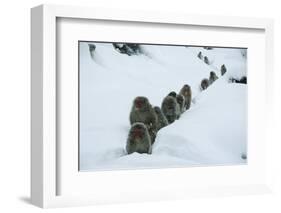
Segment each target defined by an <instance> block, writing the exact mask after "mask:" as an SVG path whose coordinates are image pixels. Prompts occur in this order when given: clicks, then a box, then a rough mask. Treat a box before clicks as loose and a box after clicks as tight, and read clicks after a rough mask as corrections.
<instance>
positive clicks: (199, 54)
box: [197, 51, 203, 60]
mask: <svg viewBox="0 0 281 213" xmlns="http://www.w3.org/2000/svg"><path fill="white" fill-rule="evenodd" d="M197 57H198V58H199V59H201V60H202V59H203V55H202V52H201V51H200V52H199V53H198V55H197Z"/></svg>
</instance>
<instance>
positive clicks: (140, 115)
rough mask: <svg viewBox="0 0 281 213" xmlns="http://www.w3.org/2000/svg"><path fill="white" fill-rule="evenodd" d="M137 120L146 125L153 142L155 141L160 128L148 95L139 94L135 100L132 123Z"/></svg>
mask: <svg viewBox="0 0 281 213" xmlns="http://www.w3.org/2000/svg"><path fill="white" fill-rule="evenodd" d="M136 122H141V123H144V124H145V125H146V127H147V130H148V132H149V134H150V136H151V142H152V143H154V140H155V138H156V134H157V129H158V127H157V125H158V121H157V115H156V113H155V111H154V109H153V108H152V106H151V104H150V103H149V101H148V99H147V98H146V97H143V96H138V97H136V98H135V99H134V101H133V106H132V109H131V113H130V123H131V125H132V124H133V123H136Z"/></svg>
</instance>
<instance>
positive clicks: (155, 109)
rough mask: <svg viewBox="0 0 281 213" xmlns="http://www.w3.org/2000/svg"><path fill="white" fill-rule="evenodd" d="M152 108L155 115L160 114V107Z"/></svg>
mask: <svg viewBox="0 0 281 213" xmlns="http://www.w3.org/2000/svg"><path fill="white" fill-rule="evenodd" d="M153 108H154V111H155V113H156V114H157V115H159V114H160V113H161V109H160V107H158V106H155V107H153Z"/></svg>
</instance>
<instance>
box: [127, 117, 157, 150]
mask: <svg viewBox="0 0 281 213" xmlns="http://www.w3.org/2000/svg"><path fill="white" fill-rule="evenodd" d="M126 151H127V153H128V154H131V153H133V152H138V153H141V154H142V153H147V154H151V153H152V146H151V138H150V135H149V132H148V130H147V127H146V125H145V124H143V123H140V122H136V123H134V124H133V125H132V126H131V129H130V131H129V135H128V139H127V144H126Z"/></svg>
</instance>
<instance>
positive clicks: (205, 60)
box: [204, 56, 210, 65]
mask: <svg viewBox="0 0 281 213" xmlns="http://www.w3.org/2000/svg"><path fill="white" fill-rule="evenodd" d="M204 62H205V64H208V65H209V64H210V61H209V59H208V57H207V56H204Z"/></svg>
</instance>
